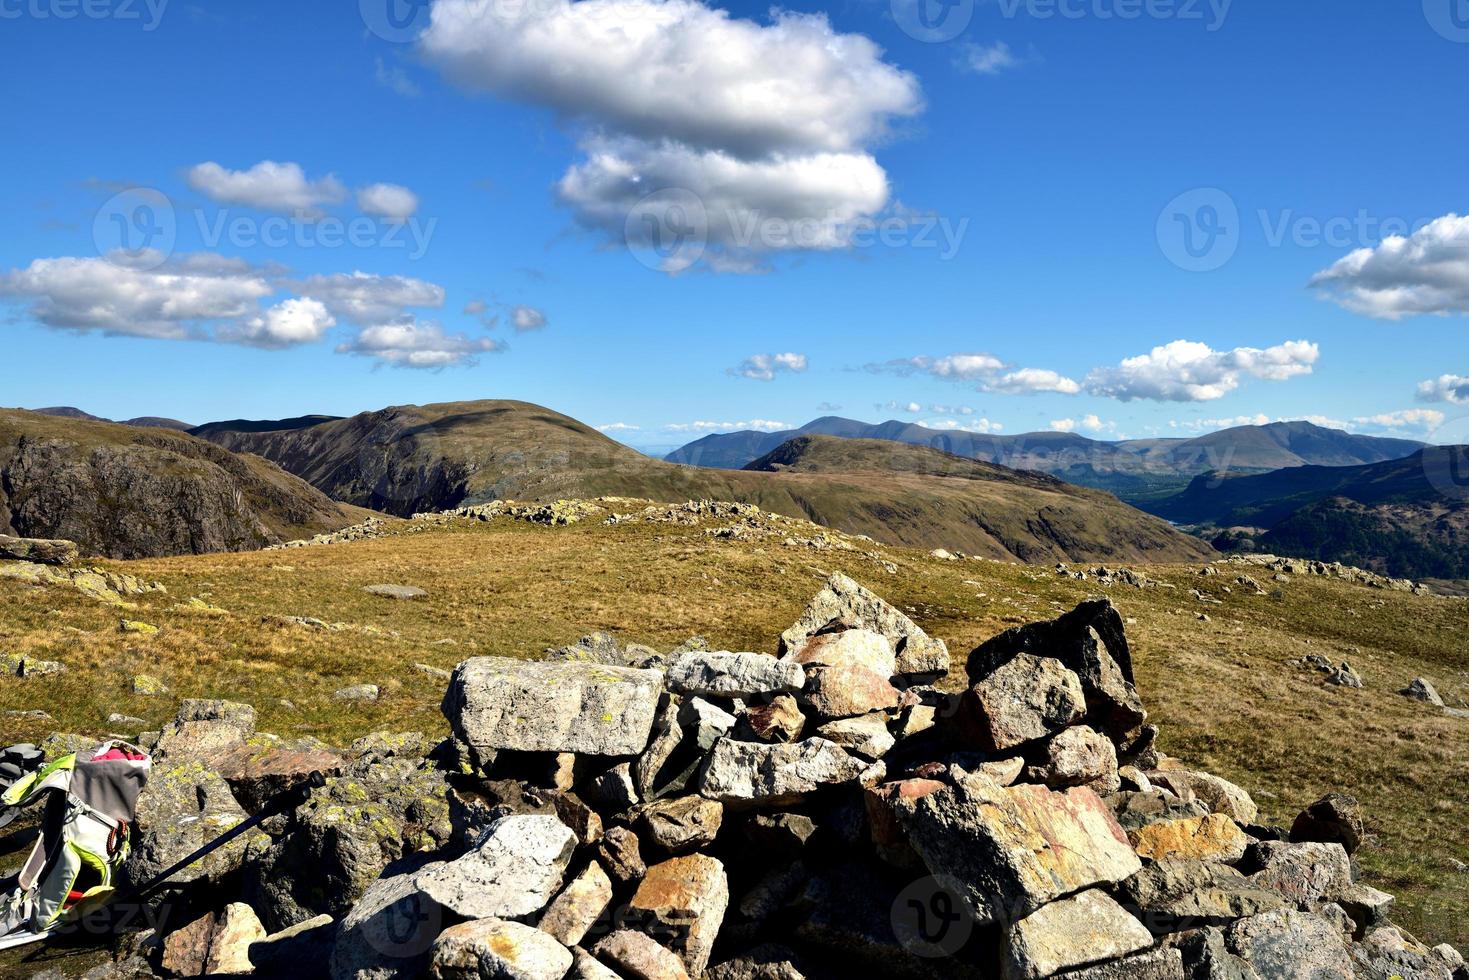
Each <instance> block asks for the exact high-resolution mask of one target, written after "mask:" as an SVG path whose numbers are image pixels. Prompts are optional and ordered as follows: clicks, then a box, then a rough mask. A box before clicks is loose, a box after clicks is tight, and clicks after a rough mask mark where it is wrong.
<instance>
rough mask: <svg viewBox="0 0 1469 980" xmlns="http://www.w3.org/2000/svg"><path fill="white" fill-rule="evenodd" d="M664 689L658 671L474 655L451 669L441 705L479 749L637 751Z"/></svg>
mask: <svg viewBox="0 0 1469 980" xmlns="http://www.w3.org/2000/svg"><path fill="white" fill-rule="evenodd" d="M662 691H663V675H662V674H661V673H660V672H658V671H656V670H635V669H633V668H631V667H611V666H605V665H601V664H588V663H537V662H533V661H528V660H512V659H509V658H507V657H474V658H471V659H469V660H466V661H464V663H462V664H460V665H459V666H458V667H457V668H456V669H455V671H454V676H453V678H451V679H450V681H449V690H448V692H447V693H446V694H445V695H444V705H443V709H444V715H445V717H447V718H448V719H449V725H450V727H451V728H452V729H453V731H454V734H455V735H457V736H458V737H459V738H460V739H461V740H462V741H464V742H466V743H468V744H469V745H471V746H473V747H474V748H475V749H478V750H490V751H497V750H500V749H510V750H515V751H524V752H580V753H584V754H587V755H636V754H638V753H640V752H642V751H643V749H644V748H645V747H646V746H647V744H648V736H649V734H650V733H651V732H652V730H653V718H654V716H655V714H656V713H657V711H658V699H659V696H660V695H661V694H662Z"/></svg>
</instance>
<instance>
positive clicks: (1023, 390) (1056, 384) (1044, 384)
mask: <svg viewBox="0 0 1469 980" xmlns="http://www.w3.org/2000/svg"><path fill="white" fill-rule="evenodd" d="M980 389H981V390H982V391H990V392H994V393H996V394H1000V395H1034V394H1038V393H1040V392H1047V391H1048V392H1055V393H1056V394H1061V395H1075V394H1078V393H1079V392H1080V391H1081V385H1079V384H1077V383H1076V382H1075V381H1072V380H1071V379H1070V378H1068V377H1065V376H1063V375H1060V374H1058V373H1056V372H1055V371H1047V370H1043V369H1041V368H1021V369H1020V370H1018V371H1011V372H1009V373H1008V374H1003V375H1001V376H1000V377H998V378H994V379H992V380H988V381H984V382H981V384H980Z"/></svg>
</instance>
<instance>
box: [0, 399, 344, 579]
mask: <svg viewBox="0 0 1469 980" xmlns="http://www.w3.org/2000/svg"><path fill="white" fill-rule="evenodd" d="M354 519H355V518H354V517H353V516H351V515H350V514H349V513H348V511H347V510H346V509H344V508H343V507H342V506H341V505H339V504H337V503H334V502H333V501H331V500H329V499H328V498H327V497H326V496H324V495H323V494H322V493H320V492H319V491H317V490H315V489H313V488H312V487H311V486H310V485H309V484H307V483H305V482H304V481H302V480H300V479H298V478H297V477H294V476H292V475H290V474H289V473H286V472H285V471H283V470H281V469H280V468H278V467H277V466H275V464H273V463H269V462H267V461H266V460H263V459H260V458H258V457H246V456H239V455H236V454H234V453H232V452H230V451H229V450H226V449H222V448H220V447H219V446H216V445H213V444H211V443H209V442H206V441H204V440H202V439H196V438H194V437H192V436H189V435H185V434H184V433H181V432H173V431H168V430H164V429H152V428H147V429H141V428H134V427H129V426H123V425H114V424H111V423H106V422H93V421H86V420H78V419H65V418H54V417H48V416H42V415H39V414H37V413H32V412H23V411H10V410H3V411H0V535H17V536H20V537H25V538H44V539H56V538H61V539H65V540H66V541H70V542H75V545H76V547H78V548H80V550H81V552H82V553H83V554H87V555H98V556H103V557H108V558H145V557H153V556H158V555H179V554H201V553H204V552H211V551H245V550H253V549H257V548H261V547H264V546H265V545H268V544H274V543H276V542H279V541H283V540H286V539H288V538H291V537H301V536H303V534H311V533H316V532H318V531H329V530H334V529H336V528H339V527H342V526H344V525H347V524H350V523H352V521H353V520H354ZM44 543H45V544H48V545H54V542H44ZM3 550H12V549H8V548H7V546H6V545H4V544H3V543H0V553H3ZM24 550H28V551H29V552H30V554H29V555H18V556H12V557H22V558H26V559H27V560H30V561H46V562H47V563H53V564H66V563H67V562H65V561H60V560H59V559H60V558H62V557H64V556H65V554H66V553H67V552H66V549H64V548H61V549H57V548H55V547H48V548H46V549H44V552H45V555H46V557H40V555H41V552H38V551H37V545H35V544H32V545H31V546H30V547H29V548H27V549H24ZM73 555H74V552H73Z"/></svg>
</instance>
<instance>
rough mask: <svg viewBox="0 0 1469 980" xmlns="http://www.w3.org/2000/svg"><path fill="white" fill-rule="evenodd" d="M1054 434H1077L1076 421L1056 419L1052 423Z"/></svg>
mask: <svg viewBox="0 0 1469 980" xmlns="http://www.w3.org/2000/svg"><path fill="white" fill-rule="evenodd" d="M1051 431H1052V432H1075V431H1076V419H1054V420H1053V421H1052V422H1051Z"/></svg>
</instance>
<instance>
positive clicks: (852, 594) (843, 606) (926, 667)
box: [780, 572, 949, 678]
mask: <svg viewBox="0 0 1469 980" xmlns="http://www.w3.org/2000/svg"><path fill="white" fill-rule="evenodd" d="M852 629H862V630H870V631H872V632H874V633H881V634H882V635H883V636H884V637H886V638H887V639H888V641H889V642H890V643H892V645H893V652H894V654H895V655H896V665H895V666H896V669H895V671H894V673H897V674H900V675H904V676H907V677H910V678H937V677H942V676H943V675H944V674H947V673H948V672H949V648H948V647H946V646H945V645H944V641H943V640H938V639H934V638H933V637H930V636H929V635H928V634H927V633H925V632H923V630H922V629H920V628H919V627H918V624H916V623H914V622H913V620H911V619H909V618H908V617H907V616H905V615H903V613H901V612H899V611H898V610H897V609H895V608H893V607H892V606H891V605H889V604H888V603H886V602H884V601H883V600H882V599H879V598H878V597H877V596H876V595H875V594H874V593H872V592H870V591H868V590H867V589H865V588H863V587H862V586H860V585H858V584H857V583H856V582H854V581H852V580H851V579H850V578H848V577H847V576H845V575H843V574H841V573H840V572H836V573H834V574H833V575H832V576H831V578H829V579H827V582H826V586H825V588H823V589H822V590H821V591H820V592H818V593H817V594H816V597H815V598H813V599H812V600H811V603H810V605H808V606H807V607H806V610H805V611H804V612H803V613H801V617H800V618H799V619H797V620H796V622H795V624H794V625H793V626H791V628H790V629H788V630H786V631H785V632H784V633H782V634H781V635H780V652H781V654H782V655H785V654H788V653H791V652H794V651H795V650H797V649H799V648H800V647H801V645H802V644H804V643H805V642H806V641H807V640H809V639H810V638H811V637H813V636H815V635H817V634H818V633H837V632H840V631H842V630H852Z"/></svg>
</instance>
